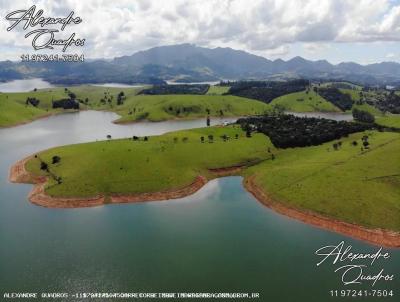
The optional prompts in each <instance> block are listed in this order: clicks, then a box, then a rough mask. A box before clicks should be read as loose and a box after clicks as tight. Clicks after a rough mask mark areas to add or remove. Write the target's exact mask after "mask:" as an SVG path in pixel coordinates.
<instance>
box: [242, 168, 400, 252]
mask: <svg viewBox="0 0 400 302" xmlns="http://www.w3.org/2000/svg"><path fill="white" fill-rule="evenodd" d="M243 186H244V187H245V189H246V190H247V191H248V192H249V193H251V194H252V195H253V196H254V197H255V198H256V199H257V200H258V201H259V202H260V203H262V204H263V205H265V206H266V207H268V208H270V209H272V210H273V211H275V212H277V213H279V214H281V215H284V216H287V217H290V218H293V219H296V220H300V221H302V222H304V223H306V224H308V225H312V226H314V227H318V228H320V229H324V230H327V231H331V232H335V233H338V234H341V235H345V236H348V237H351V238H354V239H357V240H361V241H365V242H368V243H370V244H373V245H377V246H383V247H387V248H399V247H400V232H396V231H392V230H386V229H378V228H377V229H370V228H366V227H363V226H361V225H357V224H353V223H349V222H345V221H341V220H338V219H334V218H330V217H327V216H323V215H320V214H317V213H315V212H312V211H310V210H300V209H296V208H294V207H291V206H288V205H284V204H282V203H280V202H277V201H275V200H273V199H272V198H271V197H269V196H268V194H267V193H266V192H264V191H263V190H262V189H261V188H260V187H258V186H257V185H256V184H255V182H254V176H250V177H246V178H244V180H243Z"/></svg>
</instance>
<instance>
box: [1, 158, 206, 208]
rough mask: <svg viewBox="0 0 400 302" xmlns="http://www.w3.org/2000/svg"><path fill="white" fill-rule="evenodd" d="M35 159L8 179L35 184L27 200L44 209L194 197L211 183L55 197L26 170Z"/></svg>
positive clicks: (202, 180) (21, 164)
mask: <svg viewBox="0 0 400 302" xmlns="http://www.w3.org/2000/svg"><path fill="white" fill-rule="evenodd" d="M32 157H33V156H32V155H31V156H28V157H26V158H24V159H22V160H19V161H17V162H16V163H15V164H14V165H12V166H11V168H10V173H9V177H8V179H9V181H10V182H12V183H28V184H33V188H32V190H31V191H30V193H29V195H28V199H29V201H30V202H31V203H33V204H35V205H38V206H42V207H45V208H62V209H67V208H69V209H71V208H87V207H96V206H103V205H107V204H119V203H134V202H147V201H162V200H169V199H177V198H183V197H186V196H189V195H192V194H193V193H195V192H197V191H198V190H200V189H201V188H202V187H203V186H204V185H205V184H206V183H207V182H208V179H207V178H205V177H204V176H197V177H196V178H195V180H194V181H193V182H192V183H190V184H189V185H187V186H184V187H181V188H177V189H171V190H165V191H159V192H150V193H132V194H113V195H110V196H104V195H97V196H93V197H52V196H50V195H48V194H46V192H45V185H46V183H47V180H48V179H47V176H36V177H33V176H32V175H31V174H30V173H29V172H28V171H26V169H25V164H26V162H27V161H29V160H30V159H32Z"/></svg>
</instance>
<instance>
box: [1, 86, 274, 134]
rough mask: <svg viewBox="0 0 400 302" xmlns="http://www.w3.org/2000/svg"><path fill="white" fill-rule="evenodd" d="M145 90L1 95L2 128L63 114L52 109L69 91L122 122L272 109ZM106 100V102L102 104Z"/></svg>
mask: <svg viewBox="0 0 400 302" xmlns="http://www.w3.org/2000/svg"><path fill="white" fill-rule="evenodd" d="M141 89H142V88H110V87H99V86H91V85H83V86H73V87H68V91H65V88H64V87H57V88H49V89H43V90H38V91H31V92H24V93H4V94H0V106H1V108H2V110H1V112H0V118H2V121H0V126H12V125H15V124H18V123H21V122H28V121H31V120H33V119H35V118H38V117H40V116H43V115H46V114H51V113H56V112H62V110H60V109H58V110H57V111H55V110H54V109H52V100H59V99H63V98H68V92H72V93H74V94H76V97H77V98H78V99H80V100H82V101H86V99H87V102H86V103H84V104H81V106H80V107H81V109H93V110H109V111H114V112H116V113H118V114H119V115H121V118H120V119H119V122H133V121H138V120H143V119H146V120H149V121H162V120H168V119H179V118H183V119H190V118H199V117H205V116H207V115H208V112H207V109H208V110H209V112H210V115H211V116H244V115H252V114H262V113H264V112H265V111H267V110H269V108H270V106H269V105H267V104H264V103H262V102H259V101H255V100H250V99H246V98H241V97H236V96H222V95H137V93H138V92H139V91H140V90H141ZM121 91H122V92H124V95H125V100H124V104H123V105H117V95H118V94H119V93H120V92H121ZM28 97H35V98H37V99H39V100H40V103H39V105H38V107H37V108H35V107H33V106H32V105H29V106H26V105H25V102H26V99H27V98H28ZM101 100H103V101H101Z"/></svg>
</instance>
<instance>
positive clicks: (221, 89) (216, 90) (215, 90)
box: [207, 85, 230, 95]
mask: <svg viewBox="0 0 400 302" xmlns="http://www.w3.org/2000/svg"><path fill="white" fill-rule="evenodd" d="M229 88H230V87H229V86H215V85H213V86H210V89H208V91H207V94H217V95H221V94H224V93H226V92H228V90H229Z"/></svg>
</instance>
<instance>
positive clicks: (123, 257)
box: [0, 111, 400, 302]
mask: <svg viewBox="0 0 400 302" xmlns="http://www.w3.org/2000/svg"><path fill="white" fill-rule="evenodd" d="M115 118H116V116H115V115H114V114H113V113H107V112H91V111H87V112H80V113H75V114H65V115H59V116H54V117H50V118H47V119H42V120H38V121H35V122H33V123H31V124H27V125H22V126H18V127H15V128H9V129H3V130H0V141H1V144H0V154H1V157H0V294H1V297H2V296H3V292H21V291H34V292H46V291H56V292H63V291H66V292H69V293H75V292H224V291H228V292H259V293H260V294H261V296H262V299H260V300H258V301H283V302H285V301H307V302H310V301H318V302H323V301H328V300H330V299H329V290H331V289H342V288H343V286H342V285H341V282H340V280H339V276H338V275H337V274H335V273H334V272H333V271H334V269H335V268H336V267H337V266H334V265H332V264H328V263H326V265H325V264H324V265H323V266H322V267H316V263H317V261H318V260H319V258H316V256H315V255H314V252H315V250H316V249H318V248H320V247H322V246H324V245H332V244H338V243H339V242H340V241H341V240H344V241H345V242H346V244H352V245H353V246H354V249H355V250H358V251H364V252H372V251H375V247H373V246H370V245H368V244H365V243H361V242H358V241H355V240H352V239H350V238H347V237H344V236H341V235H338V234H335V233H331V232H327V231H323V230H320V229H317V228H314V227H311V226H308V225H306V224H303V223H300V222H298V221H295V220H292V219H289V218H287V217H284V216H281V215H278V214H276V213H274V212H273V211H271V210H269V209H268V208H266V207H264V206H262V205H261V204H260V203H259V202H257V200H255V199H254V198H253V197H252V196H251V195H250V194H249V193H247V192H246V191H245V190H244V189H243V187H242V185H241V181H242V179H241V178H240V177H227V178H222V179H218V180H213V181H211V182H209V183H208V184H207V185H206V186H205V187H203V188H202V189H201V190H200V191H198V192H197V193H196V194H194V195H192V196H189V197H186V198H182V199H178V200H171V201H163V202H150V203H143V204H125V205H109V206H103V207H97V208H88V209H47V208H42V207H38V206H34V205H32V204H30V203H29V202H28V201H27V194H28V193H29V191H30V189H31V186H30V185H22V184H10V183H9V182H8V181H7V175H8V170H9V167H10V165H11V164H12V163H14V162H15V161H16V160H18V159H20V158H22V157H24V156H26V155H28V154H31V153H34V152H36V151H39V150H42V149H45V148H49V147H52V146H57V145H62V144H70V143H79V142H86V141H94V140H96V139H104V138H105V137H106V135H107V134H110V135H112V136H113V137H126V136H131V135H133V134H136V135H151V134H161V133H164V132H166V131H171V130H177V129H182V128H191V127H199V126H204V125H203V124H205V121H203V120H202V121H185V122H164V123H140V124H132V125H114V124H111V123H110V121H111V120H113V119H115ZM389 251H390V253H391V258H390V259H389V260H386V261H378V263H376V264H375V265H374V268H373V271H374V272H378V271H379V270H380V268H381V267H383V268H384V269H385V270H386V271H387V272H389V273H394V274H396V273H398V272H399V267H400V253H399V251H398V250H389ZM398 280H399V279H398V276H397V275H396V276H395V281H393V282H380V283H378V285H377V286H376V288H388V289H395V290H396V289H397V290H399V289H400V284H399V281H398ZM351 288H357V289H358V288H362V287H359V286H352V287H351ZM366 288H370V286H367V287H366ZM396 294H397V297H395V298H393V299H383V300H379V301H384V300H385V301H387V300H393V301H395V300H397V298H398V295H399V294H400V293H398V292H396ZM339 299H340V300H341V301H342V300H343V299H341V298H336V299H335V300H336V301H338V300H339ZM0 300H1V299H0ZM359 300H360V301H361V299H359ZM362 300H363V301H365V300H366V299H362ZM237 301H238V300H237ZM352 301H354V299H353V300H352ZM370 301H374V299H370ZM375 301H376V300H375ZM397 301H398V300H397Z"/></svg>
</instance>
